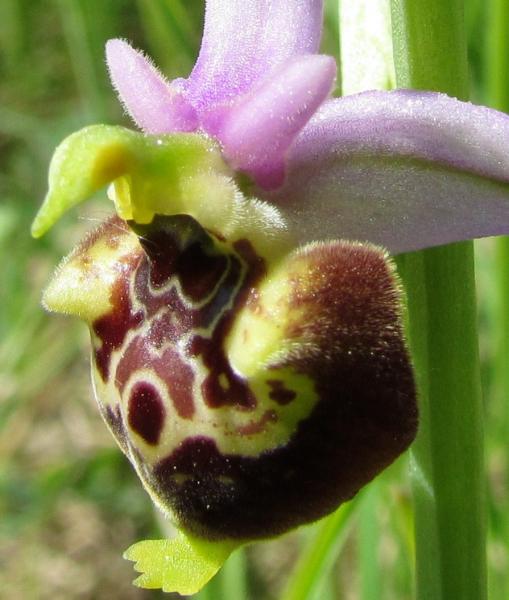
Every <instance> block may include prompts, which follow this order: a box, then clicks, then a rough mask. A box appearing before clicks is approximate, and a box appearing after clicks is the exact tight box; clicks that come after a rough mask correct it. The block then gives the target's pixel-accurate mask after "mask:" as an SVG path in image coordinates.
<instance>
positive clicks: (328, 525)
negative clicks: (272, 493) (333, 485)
mask: <svg viewBox="0 0 509 600" xmlns="http://www.w3.org/2000/svg"><path fill="white" fill-rule="evenodd" d="M362 495H363V492H361V493H360V494H359V495H358V496H356V497H355V498H354V499H353V500H351V501H350V502H348V503H347V504H343V506H341V507H340V508H339V509H338V510H337V511H336V512H335V513H334V514H332V515H331V516H330V517H327V518H326V519H324V520H323V521H322V522H321V523H320V524H319V525H318V527H317V529H316V531H315V532H314V534H313V536H312V538H311V539H310V541H309V542H308V544H307V546H306V548H305V549H304V551H303V553H302V555H301V557H300V559H299V561H298V562H297V565H296V566H295V569H294V571H293V573H292V575H291V576H290V579H289V582H288V585H287V587H286V589H285V590H284V592H283V594H282V595H281V598H280V600H307V599H308V598H310V597H311V596H312V594H314V593H315V592H316V590H317V589H318V588H319V586H320V585H322V583H323V582H324V580H325V578H326V577H327V575H328V574H329V572H330V570H331V568H332V565H333V564H334V561H335V560H336V558H337V557H338V555H339V553H340V551H341V549H342V547H343V545H344V543H345V540H346V538H347V536H348V533H349V531H350V525H351V523H352V522H353V518H352V517H353V516H354V515H355V512H356V510H357V507H358V506H359V502H360V499H361V498H362Z"/></svg>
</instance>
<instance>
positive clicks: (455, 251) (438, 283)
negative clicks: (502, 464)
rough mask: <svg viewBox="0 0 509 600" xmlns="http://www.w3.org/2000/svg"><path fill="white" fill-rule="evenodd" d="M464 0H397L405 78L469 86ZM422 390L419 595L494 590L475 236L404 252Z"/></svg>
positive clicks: (465, 595) (416, 465) (433, 85)
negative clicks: (488, 549)
mask: <svg viewBox="0 0 509 600" xmlns="http://www.w3.org/2000/svg"><path fill="white" fill-rule="evenodd" d="M462 8H463V7H462V2H461V1H460V0H449V1H448V2H444V1H443V0H428V1H427V2H422V0H392V16H393V31H394V52H395V66H396V80H397V84H398V86H399V87H412V88H418V89H431V90H436V91H443V92H446V93H449V94H450V95H454V96H457V97H460V98H466V97H467V95H468V77H467V63H466V48H465V35H464V27H463V11H462ZM398 265H399V267H400V272H401V274H402V277H403V281H404V283H405V286H406V290H407V295H408V315H409V336H410V344H411V349H412V355H413V358H414V363H415V367H416V374H417V382H418V387H419V393H420V411H421V425H420V431H419V435H418V438H417V440H416V443H415V444H414V446H413V450H412V453H413V454H412V459H413V468H412V483H413V491H414V501H415V536H416V559H417V598H418V599H420V600H428V599H429V598H433V600H446V599H447V600H449V599H451V598H461V599H462V600H469V599H472V600H483V599H484V598H486V558H485V498H484V485H485V481H484V469H483V422H482V419H483V415H482V403H481V394H480V377H479V358H478V346H477V328H476V302H475V286H474V269H473V246H472V243H471V242H464V243H461V244H455V245H451V246H447V247H441V248H434V249H431V250H426V251H423V252H419V253H414V254H408V255H406V256H402V257H401V258H400V260H399V261H398Z"/></svg>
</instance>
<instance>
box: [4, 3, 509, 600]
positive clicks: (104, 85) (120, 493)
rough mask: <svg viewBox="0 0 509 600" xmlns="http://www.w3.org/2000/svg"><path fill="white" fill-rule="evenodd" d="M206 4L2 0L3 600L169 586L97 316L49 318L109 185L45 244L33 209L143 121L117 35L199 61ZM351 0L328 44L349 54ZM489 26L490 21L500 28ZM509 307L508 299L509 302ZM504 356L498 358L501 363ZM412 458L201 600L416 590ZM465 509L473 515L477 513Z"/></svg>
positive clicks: (486, 300)
mask: <svg viewBox="0 0 509 600" xmlns="http://www.w3.org/2000/svg"><path fill="white" fill-rule="evenodd" d="M484 7H485V4H484V3H483V2H481V1H480V0H470V1H469V2H468V3H467V29H468V35H469V55H470V62H471V72H472V97H473V98H474V99H475V100H477V101H480V102H487V100H488V91H487V84H486V77H485V74H486V61H487V60H488V59H487V53H486V50H485V49H486V44H487V39H488V36H489V28H488V26H487V21H486V19H487V17H486V14H485V9H484ZM202 19H203V1H202V0H193V1H192V2H185V1H184V0H44V1H43V0H1V2H0V255H1V257H2V269H1V270H0V598H2V599H3V598H6V599H13V600H16V599H18V598H19V599H25V598H26V599H32V598H34V599H46V598H48V599H49V598H51V599H54V600H57V599H74V598H93V599H103V598H104V599H113V600H114V599H126V600H127V599H131V598H133V599H134V598H136V599H138V598H140V599H143V598H147V599H148V598H162V597H166V598H167V597H168V595H163V594H161V593H160V592H155V591H143V590H138V589H137V588H134V587H132V585H131V583H130V582H131V580H132V578H133V574H134V573H133V570H132V565H131V564H130V563H127V562H126V561H124V560H123V559H122V558H121V553H122V551H123V550H124V549H126V548H127V547H128V546H129V545H130V544H131V543H133V542H134V541H137V540H138V539H143V538H147V537H150V536H153V537H158V536H161V531H160V526H159V525H160V524H159V522H158V516H157V515H156V514H155V512H154V510H153V508H152V504H151V502H150V500H149V498H148V496H147V495H146V494H145V492H144V491H143V489H142V487H141V485H140V484H139V483H138V480H137V478H136V477H135V475H134V472H133V470H132V469H131V467H130V465H129V463H128V461H127V460H126V459H125V458H124V457H123V455H122V454H121V453H120V451H119V450H118V449H117V448H116V446H115V445H114V442H113V439H112V438H111V436H110V435H109V433H108V431H107V430H106V428H105V427H104V426H103V424H102V422H101V420H100V417H99V414H98V412H97V410H96V408H95V405H94V400H93V398H92V392H91V388H90V385H89V372H88V371H89V367H88V339H87V332H86V330H85V327H84V326H82V325H81V324H80V323H77V322H74V321H72V320H67V319H65V318H62V317H54V316H53V317H49V316H48V315H46V314H45V313H44V312H43V310H42V308H41V307H40V304H39V299H40V295H41V289H42V288H43V286H44V284H45V282H46V281H47V279H48V277H49V275H50V273H51V271H52V269H53V268H54V266H55V265H56V264H57V262H58V260H59V259H60V258H61V257H62V256H63V255H65V254H66V253H67V252H68V251H69V250H70V249H71V248H72V246H73V244H74V243H75V242H76V241H77V240H78V239H79V238H80V237H81V236H82V235H83V233H84V232H85V231H87V230H88V229H90V228H91V227H93V226H94V224H95V223H96V222H99V221H101V220H102V219H103V218H104V217H105V215H106V214H108V211H109V210H110V207H109V204H108V202H107V201H105V200H104V198H97V199H96V200H94V201H93V202H91V203H90V204H88V205H86V207H85V208H84V209H83V210H82V211H80V212H79V213H78V215H77V213H76V211H74V212H73V213H72V214H71V215H69V216H67V217H66V218H65V219H64V220H63V221H62V222H60V223H59V224H58V226H57V227H56V228H55V229H54V231H52V232H51V234H49V235H48V236H46V237H45V238H43V239H42V240H40V241H37V242H35V241H34V240H32V239H30V237H29V227H30V222H31V220H32V218H33V216H34V213H35V211H36V209H37V206H38V205H39V203H40V201H41V200H42V198H43V196H44V193H45V188H46V173H47V167H48V163H49V160H50V157H51V154H52V152H53V149H54V148H55V146H56V145H57V144H58V142H59V141H61V139H63V138H64V137H65V136H66V135H68V134H69V133H71V132H72V131H75V130H76V129H78V128H80V127H82V126H85V125H87V124H91V123H97V122H105V123H123V124H125V125H129V126H130V124H129V121H128V119H127V118H126V117H125V116H124V115H123V114H122V110H121V107H120V105H119V103H118V101H117V100H116V97H115V94H114V92H113V91H112V89H111V86H110V85H109V82H108V77H107V72H106V68H105V63H104V58H103V48H104V43H105V41H106V40H107V39H108V38H110V37H123V38H126V39H129V40H130V41H131V42H132V43H133V44H134V45H135V46H136V47H139V48H143V49H144V50H146V51H147V52H148V53H149V54H150V55H151V56H152V57H153V58H154V59H155V61H156V62H157V64H158V65H159V66H160V67H161V68H162V70H163V71H164V72H165V73H166V74H167V75H168V76H169V77H174V76H179V75H186V74H187V73H188V72H189V70H190V69H191V67H192V65H193V63H194V58H195V56H196V53H197V50H198V46H199V40H200V37H201V28H202ZM337 29H338V28H337V6H336V0H331V1H330V2H328V4H327V20H326V29H325V35H324V49H325V50H326V51H327V52H328V53H330V54H334V55H336V56H337V55H338V52H337V48H338V47H339V44H338V34H337ZM486 32H487V33H486ZM493 254H494V249H493V243H492V241H490V240H487V241H483V242H482V243H480V244H479V245H478V282H479V305H480V308H479V311H480V344H481V352H482V368H483V380H484V392H485V406H486V435H487V467H488V481H487V489H488V496H489V515H490V538H489V546H488V557H489V573H490V591H491V598H493V599H498V598H500V599H505V598H509V574H508V572H509V554H508V539H509V537H508V536H509V493H508V483H507V471H508V469H507V467H508V460H509V439H508V435H507V434H508V432H509V425H508V423H509V398H505V397H504V396H503V394H501V393H500V392H499V391H498V390H499V388H498V387H497V378H496V376H495V375H496V360H494V352H495V349H496V347H497V343H498V342H497V335H498V328H497V317H496V315H497V306H496V302H495V299H496V293H495V290H494V285H495V284H494V281H495V278H494V277H493V268H492V263H493ZM508 310H509V309H508ZM494 365H495V366H494ZM407 462H408V460H407V457H403V458H402V459H400V460H399V461H398V463H397V464H395V465H393V466H392V467H391V468H390V469H389V470H388V471H387V472H386V473H384V474H383V475H382V476H381V477H380V478H378V479H377V481H375V482H374V483H373V484H372V485H370V486H369V487H368V488H367V489H366V490H364V491H363V492H362V493H361V494H360V495H359V497H358V498H357V499H356V500H355V501H354V502H352V503H351V504H350V505H348V506H347V507H345V508H343V509H341V510H340V511H339V512H338V513H336V515H334V516H333V517H332V518H330V519H328V520H326V521H324V522H322V523H318V524H317V525H315V526H311V527H306V528H302V529H301V530H299V531H297V532H294V533H292V534H289V535H287V536H284V537H283V538H281V539H279V540H276V541H273V542H269V543H263V544H261V543H260V544H256V545H254V546H252V547H250V548H248V549H247V551H245V552H243V553H240V554H239V553H238V554H237V555H234V556H233V557H232V559H230V561H229V562H228V564H227V566H226V568H225V569H224V570H223V572H222V573H221V574H220V575H219V576H218V577H217V578H216V579H215V580H213V582H212V583H211V584H210V585H209V586H208V588H206V590H204V591H203V592H202V593H201V594H200V598H201V600H204V599H207V598H209V599H213V600H219V599H226V600H244V599H248V598H249V599H252V600H265V599H267V600H272V599H284V600H297V599H298V598H300V599H302V600H304V599H315V598H316V599H320V600H322V599H323V600H328V599H333V598H334V599H339V598H341V599H346V600H350V599H351V600H354V599H362V600H379V599H380V600H389V599H409V598H411V597H412V586H413V560H414V556H413V546H412V544H413V541H412V512H411V498H410V493H409V489H408V481H407V477H406V471H407V469H408V464H407ZM466 518H468V516H467V515H466Z"/></svg>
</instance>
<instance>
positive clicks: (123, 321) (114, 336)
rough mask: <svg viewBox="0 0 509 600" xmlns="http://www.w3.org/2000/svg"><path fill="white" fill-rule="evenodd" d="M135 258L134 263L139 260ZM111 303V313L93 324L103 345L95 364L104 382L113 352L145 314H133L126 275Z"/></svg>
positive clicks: (119, 281) (121, 278)
mask: <svg viewBox="0 0 509 600" xmlns="http://www.w3.org/2000/svg"><path fill="white" fill-rule="evenodd" d="M139 258H140V257H139V256H134V257H133V260H132V262H133V263H135V262H137V261H138V260H139ZM110 301H111V304H112V306H113V308H112V310H111V312H109V313H108V314H107V315H104V317H101V318H100V319H97V321H95V323H94V324H93V330H94V333H95V335H96V336H97V337H98V338H99V339H100V340H101V342H102V344H101V345H100V346H99V347H97V348H96V349H95V363H96V365H97V369H98V371H99V373H100V374H101V377H102V379H103V381H106V380H107V379H108V376H109V368H110V359H111V354H112V352H113V350H116V349H118V348H120V346H122V344H123V342H124V340H125V336H126V335H127V332H128V331H129V330H131V329H135V328H136V327H138V326H139V325H140V323H141V322H142V319H143V313H141V312H136V313H133V311H132V307H131V300H130V297H129V277H128V275H127V274H124V275H123V276H122V277H120V276H119V277H118V279H117V280H116V281H115V283H114V285H113V288H112V290H111V296H110Z"/></svg>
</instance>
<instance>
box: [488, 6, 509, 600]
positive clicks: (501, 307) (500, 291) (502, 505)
mask: <svg viewBox="0 0 509 600" xmlns="http://www.w3.org/2000/svg"><path fill="white" fill-rule="evenodd" d="M486 42H487V43H486V47H485V72H486V74H487V79H486V85H485V95H486V98H485V101H486V102H487V103H488V104H490V105H491V106H493V107H494V108H497V109H498V110H502V111H505V112H508V113H509V2H507V0H490V2H489V3H488V10H487V21H486ZM495 244H496V245H495V261H494V265H493V268H492V269H490V274H491V275H493V279H494V282H495V288H494V292H495V293H494V296H495V298H494V299H495V302H494V306H493V312H492V313H491V315H490V323H489V326H490V334H491V336H492V338H493V340H494V360H493V387H492V388H491V391H492V395H491V398H490V409H491V411H492V419H493V417H494V418H495V420H496V433H497V439H499V440H503V443H504V444H505V445H507V444H506V441H507V439H508V437H509V403H508V402H507V398H509V369H508V368H507V365H508V364H509V311H508V310H507V307H508V306H509V237H501V238H499V239H498V240H496V243H495ZM508 465H509V449H508V450H506V454H505V466H506V468H507V466H508ZM492 502H493V504H494V509H495V510H496V511H497V513H499V514H504V513H506V514H507V509H508V499H507V490H506V493H505V494H504V495H503V496H502V499H501V500H499V501H498V502H497V498H496V494H492ZM497 513H495V514H496V516H499V514H498V515H497ZM492 523H493V526H492V532H493V533H494V534H495V536H496V538H497V541H499V542H501V543H502V544H504V545H505V547H506V550H507V548H508V546H509V535H508V525H507V519H504V518H500V517H499V518H495V519H494V520H493V522H492ZM497 574H498V573H497V571H495V573H494V576H493V579H492V581H491V587H492V588H495V586H498V590H499V591H500V597H503V598H507V597H508V593H509V582H508V581H507V576H506V574H505V573H504V574H503V575H502V576H501V577H500V576H498V577H497Z"/></svg>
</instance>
